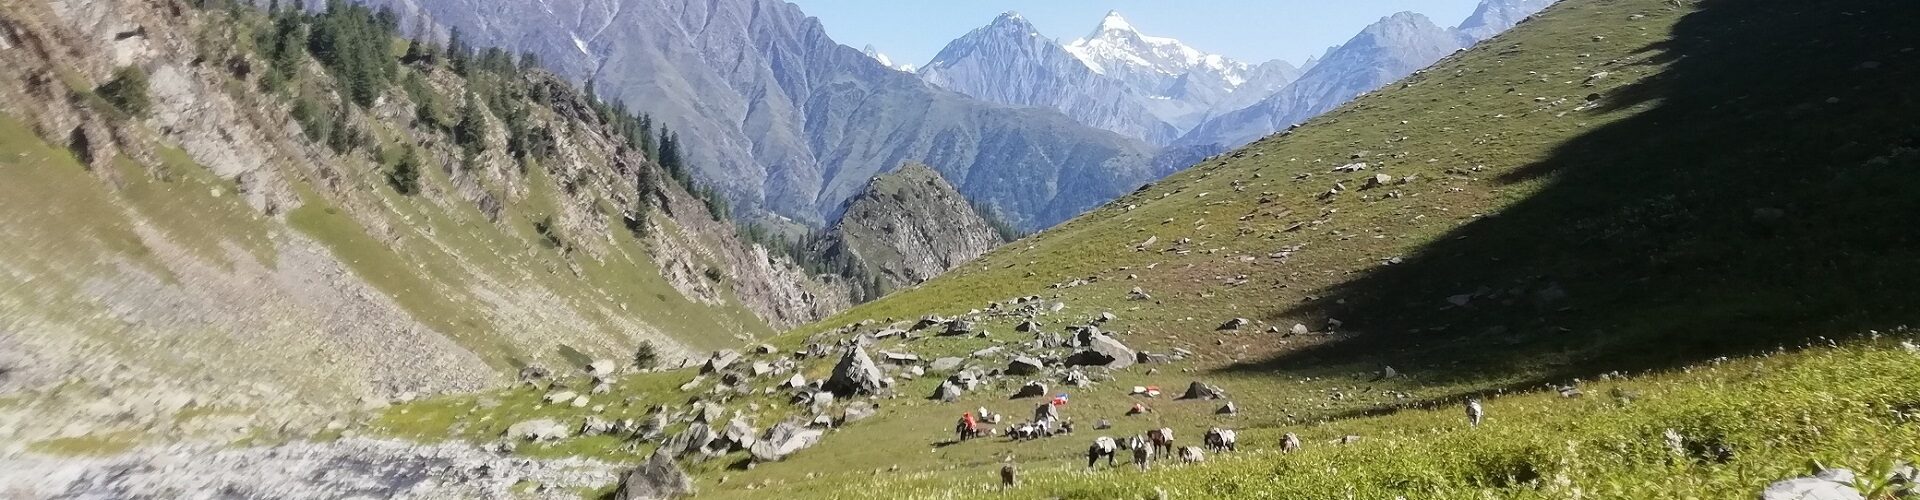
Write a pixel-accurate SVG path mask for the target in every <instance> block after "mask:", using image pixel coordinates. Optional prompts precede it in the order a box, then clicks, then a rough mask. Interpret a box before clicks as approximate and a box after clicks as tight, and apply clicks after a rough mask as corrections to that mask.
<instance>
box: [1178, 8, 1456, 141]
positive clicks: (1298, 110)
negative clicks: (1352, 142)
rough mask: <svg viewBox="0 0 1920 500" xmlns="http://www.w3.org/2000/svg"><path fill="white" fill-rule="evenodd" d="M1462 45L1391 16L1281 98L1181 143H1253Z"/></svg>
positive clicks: (1450, 34) (1418, 18)
mask: <svg viewBox="0 0 1920 500" xmlns="http://www.w3.org/2000/svg"><path fill="white" fill-rule="evenodd" d="M1463 46H1464V45H1463V44H1462V43H1461V40H1460V38H1459V37H1458V36H1457V34H1456V32H1454V31H1452V30H1449V29H1446V28H1442V27H1439V26H1437V25H1435V24H1433V22H1432V21H1430V20H1428V19H1427V17H1426V16H1423V15H1420V14H1415V13H1411V12H1402V13H1399V14H1394V15H1392V16H1388V17H1386V18H1383V19H1381V20H1380V21H1379V22H1376V23H1374V24H1372V25H1370V26H1367V28H1366V29H1364V30H1361V31H1360V34H1358V35H1355V36H1354V37H1353V39H1351V40H1348V41H1347V43H1345V44H1342V45H1340V47H1339V48H1337V49H1335V50H1333V51H1332V52H1329V53H1328V54H1327V55H1326V57H1324V58H1322V59H1321V60H1320V61H1319V62H1318V63H1317V64H1315V65H1314V67H1313V69H1312V70H1310V71H1308V72H1307V73H1306V74H1305V75H1302V76H1301V77H1300V79H1299V80H1296V81H1294V82H1293V83H1292V84H1289V85H1287V86H1286V87H1285V88H1283V89H1281V90H1280V91H1279V92H1278V93H1275V94H1273V95H1271V96H1268V97H1267V98H1266V99H1262V100H1260V102H1257V103H1254V104H1253V105H1252V106H1248V107H1246V108H1243V109H1240V110H1238V111H1233V112H1230V113H1226V114H1223V115H1220V116H1217V117H1214V118H1212V119H1209V120H1207V122H1206V123H1202V124H1200V126H1198V127H1195V128H1194V129H1193V130H1192V131H1190V132H1188V133H1187V135H1186V136H1184V137H1181V138H1180V142H1181V143H1183V144H1220V145H1225V146H1235V145H1240V144H1245V143H1248V142H1252V141H1253V140H1255V139H1259V138H1261V137H1264V136H1266V135H1267V134H1271V133H1273V132H1275V131H1278V130H1281V129H1284V128H1286V127H1287V126H1289V125H1292V124H1295V123H1299V122H1301V121H1305V120H1306V119H1307V118H1312V117H1313V116H1315V115H1318V114H1320V113H1323V112H1326V111H1327V110H1330V109H1333V108H1335V107H1338V106H1339V105H1341V104H1344V103H1346V102H1347V101H1348V100H1350V99H1353V98H1354V97H1356V96H1358V95H1360V94H1362V93H1365V92H1368V91H1371V90H1374V89H1377V88H1380V87H1381V86H1383V85H1386V84H1388V83H1392V82H1393V81H1394V80H1398V79H1400V78H1401V77H1404V76H1406V75H1408V74H1411V73H1413V72H1414V71H1416V70H1419V69H1420V68H1424V67H1426V66H1427V65H1429V64H1433V62H1434V61H1438V60H1440V58H1442V57H1446V55H1447V54H1451V53H1453V52H1454V51H1456V50H1459V49H1460V48H1462V47H1463Z"/></svg>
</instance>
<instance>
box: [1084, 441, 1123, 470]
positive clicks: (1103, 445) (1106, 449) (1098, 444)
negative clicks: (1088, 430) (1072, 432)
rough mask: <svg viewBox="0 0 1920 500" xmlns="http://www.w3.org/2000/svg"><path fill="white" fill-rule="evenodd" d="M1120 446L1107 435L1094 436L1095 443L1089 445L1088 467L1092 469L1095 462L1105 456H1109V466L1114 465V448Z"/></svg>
mask: <svg viewBox="0 0 1920 500" xmlns="http://www.w3.org/2000/svg"><path fill="white" fill-rule="evenodd" d="M1119 447H1120V446H1119V445H1118V444H1115V443H1114V442H1113V438H1110V437H1106V436H1100V437H1097V438H1093V444H1092V445H1089V446H1087V468H1088V469H1092V468H1093V464H1094V463H1095V462H1097V461H1099V460H1100V457H1103V456H1104V457H1107V466H1108V467H1113V462H1114V458H1113V455H1114V450H1115V449H1116V448H1119Z"/></svg>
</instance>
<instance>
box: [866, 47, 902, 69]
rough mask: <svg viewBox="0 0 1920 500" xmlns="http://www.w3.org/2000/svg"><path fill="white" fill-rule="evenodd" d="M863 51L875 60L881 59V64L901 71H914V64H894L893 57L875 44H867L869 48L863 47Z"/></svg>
mask: <svg viewBox="0 0 1920 500" xmlns="http://www.w3.org/2000/svg"><path fill="white" fill-rule="evenodd" d="M862 51H863V52H865V53H866V54H867V57H871V58H873V60H875V61H879V62H880V65H881V66H886V67H889V68H893V69H897V70H900V71H905V72H908V73H912V72H913V65H912V64H894V63H893V58H891V57H887V54H886V53H884V52H881V51H880V49H879V48H877V47H874V46H873V45H867V48H865V49H862Z"/></svg>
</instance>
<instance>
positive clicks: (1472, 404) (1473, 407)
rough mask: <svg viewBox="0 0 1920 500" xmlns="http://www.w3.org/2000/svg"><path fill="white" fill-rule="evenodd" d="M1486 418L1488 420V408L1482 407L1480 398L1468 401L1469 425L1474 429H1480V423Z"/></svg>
mask: <svg viewBox="0 0 1920 500" xmlns="http://www.w3.org/2000/svg"><path fill="white" fill-rule="evenodd" d="M1486 418H1487V410H1486V408H1481V407H1480V398H1472V399H1468V400H1467V424H1468V425H1470V426H1473V427H1479V426H1480V421H1481V420H1485V419H1486Z"/></svg>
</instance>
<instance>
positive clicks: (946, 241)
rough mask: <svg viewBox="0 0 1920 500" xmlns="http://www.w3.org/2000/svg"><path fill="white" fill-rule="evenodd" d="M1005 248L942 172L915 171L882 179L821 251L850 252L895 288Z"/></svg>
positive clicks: (851, 207) (850, 206)
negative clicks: (993, 250) (997, 248)
mask: <svg viewBox="0 0 1920 500" xmlns="http://www.w3.org/2000/svg"><path fill="white" fill-rule="evenodd" d="M1002 243H1005V241H1003V240H1002V239H1001V236H1000V234H999V233H998V232H997V231H995V230H994V228H993V227H992V226H991V225H990V224H989V223H988V222H987V220H986V219H984V218H982V217H981V216H980V214H979V211H978V210H976V209H975V208H974V206H973V205H972V204H971V203H969V202H967V199H966V198H965V197H964V196H962V195H961V194H960V192H959V191H958V190H955V189H954V188H953V185H952V184H949V183H948V182H947V180H946V178H944V177H941V176H940V172H938V171H935V170H934V169H932V168H929V167H927V166H925V165H908V166H906V167H902V168H901V169H900V170H896V171H893V172H891V173H886V174H881V175H879V176H877V177H874V178H873V180H872V181H871V182H868V183H867V186H866V189H865V190H864V191H862V192H861V193H860V195H859V196H856V197H854V198H853V199H852V200H849V201H848V203H847V205H846V207H845V208H844V210H843V211H842V213H841V214H840V218H839V220H838V221H837V222H835V223H834V224H833V226H832V227H831V228H829V229H828V238H827V239H826V240H824V241H823V243H822V244H821V245H820V248H819V251H823V252H827V253H846V254H848V258H849V259H851V260H852V261H854V262H855V263H856V264H857V265H860V266H863V267H865V268H867V269H868V270H869V275H870V276H874V277H877V278H878V279H879V280H880V281H881V282H882V284H884V285H885V287H884V288H885V289H888V290H893V289H899V288H905V287H909V286H913V285H917V284H920V282H923V281H926V280H928V279H931V278H933V277H935V276H939V275H940V274H941V273H944V272H946V271H947V270H949V269H953V268H954V267H956V266H959V265H961V264H963V263H966V262H967V261H969V260H973V258H975V257H979V256H981V255H984V254H986V253H987V251H989V250H992V249H993V248H994V247H996V246H999V245H1000V244H1002Z"/></svg>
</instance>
